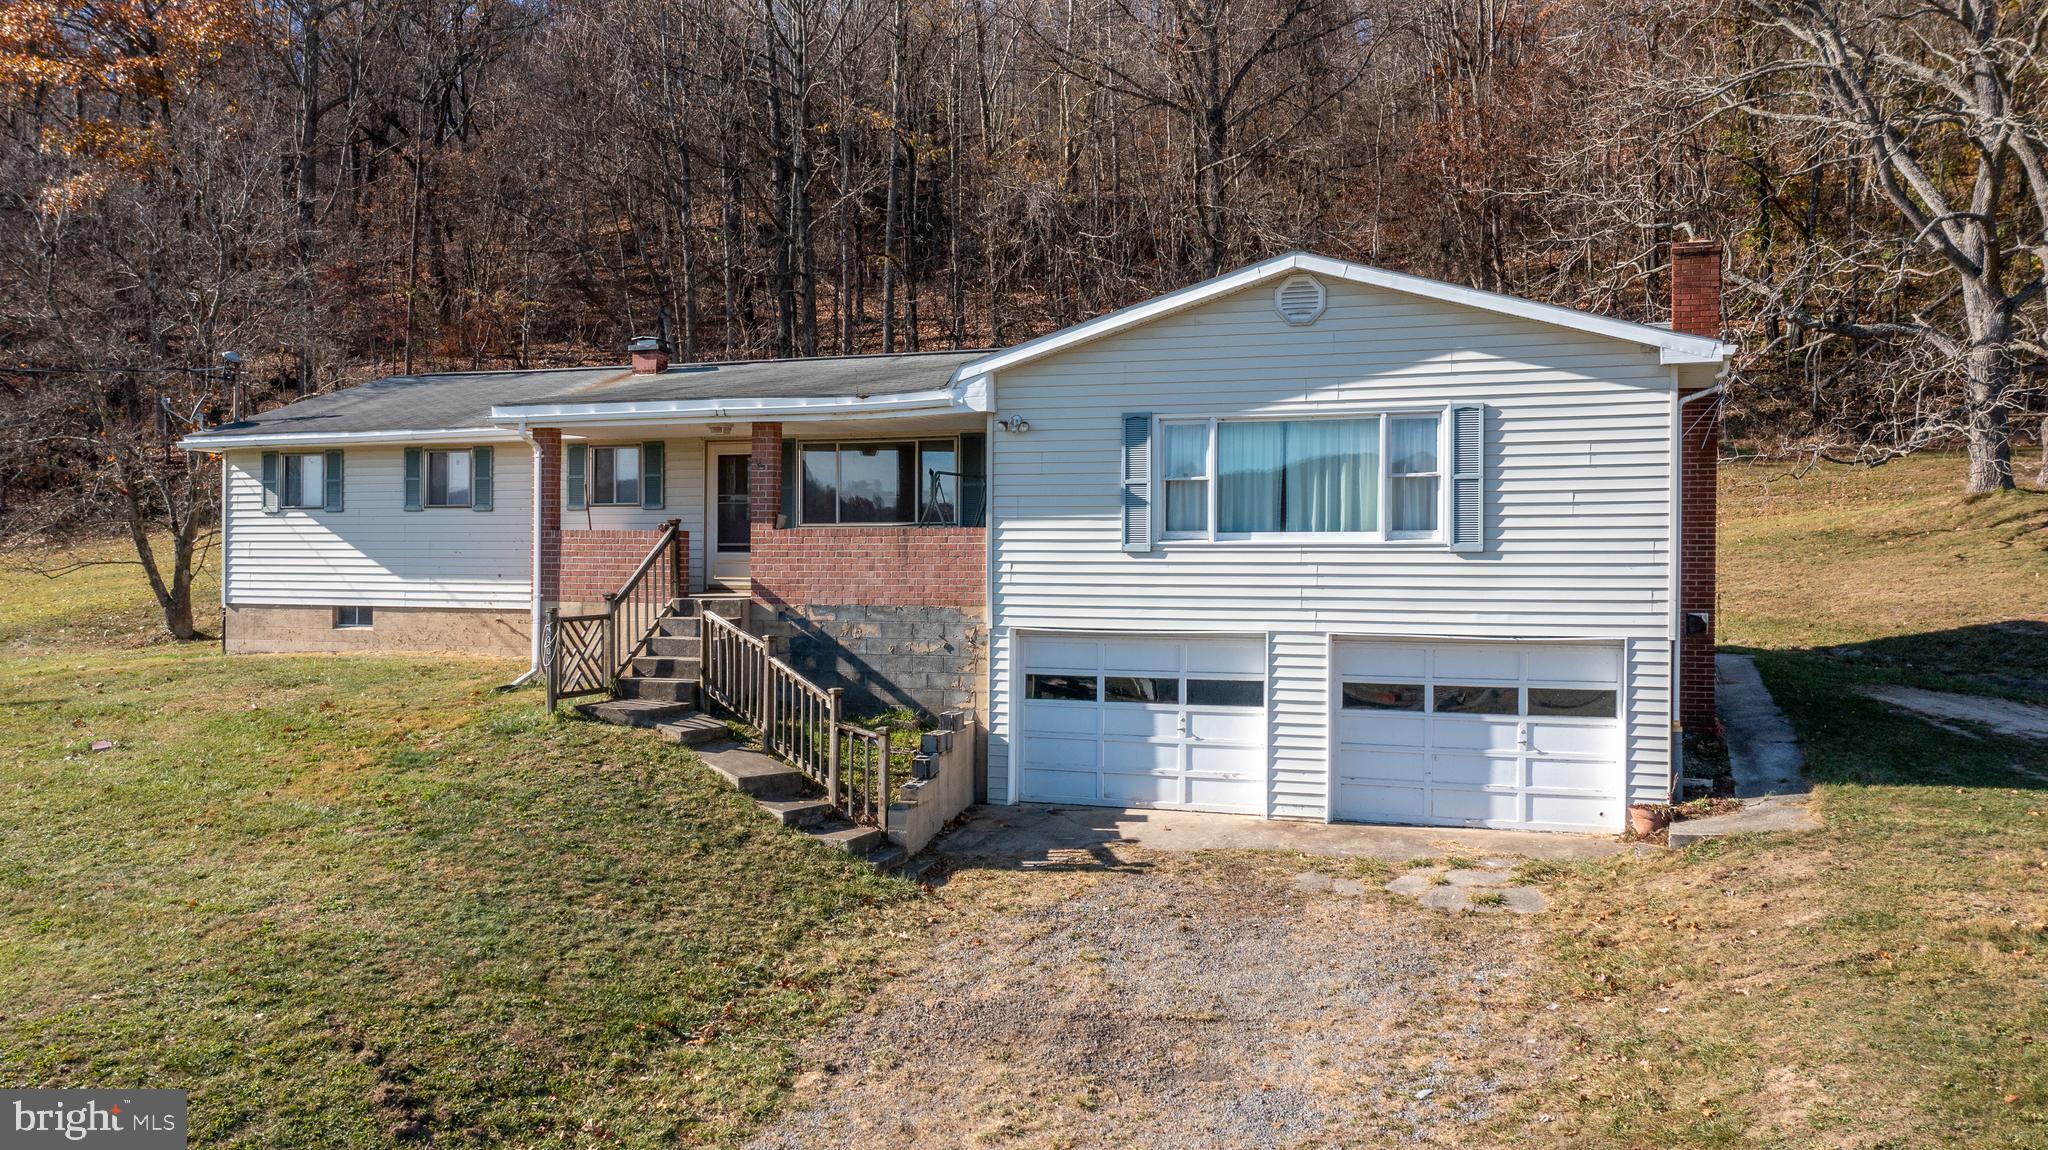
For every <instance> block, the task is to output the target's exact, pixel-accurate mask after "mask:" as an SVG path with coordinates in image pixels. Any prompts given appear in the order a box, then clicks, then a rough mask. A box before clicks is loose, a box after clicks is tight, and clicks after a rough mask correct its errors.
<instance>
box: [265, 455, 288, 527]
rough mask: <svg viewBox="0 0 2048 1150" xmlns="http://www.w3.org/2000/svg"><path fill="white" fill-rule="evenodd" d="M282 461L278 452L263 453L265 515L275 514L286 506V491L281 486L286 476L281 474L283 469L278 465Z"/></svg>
mask: <svg viewBox="0 0 2048 1150" xmlns="http://www.w3.org/2000/svg"><path fill="white" fill-rule="evenodd" d="M280 462H282V461H281V460H279V459H278V457H277V452H275V451H266V452H264V453H263V513H264V514H265V515H275V514H277V513H278V512H279V511H280V510H282V509H283V507H284V493H283V491H282V490H281V489H280V486H279V485H280V484H282V483H283V482H284V476H283V474H281V469H280V468H279V466H278V464H279V463H280Z"/></svg>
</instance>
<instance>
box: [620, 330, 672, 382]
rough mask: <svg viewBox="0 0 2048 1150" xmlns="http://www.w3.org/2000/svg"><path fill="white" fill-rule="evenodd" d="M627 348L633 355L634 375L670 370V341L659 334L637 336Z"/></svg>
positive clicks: (655, 373)
mask: <svg viewBox="0 0 2048 1150" xmlns="http://www.w3.org/2000/svg"><path fill="white" fill-rule="evenodd" d="M626 350H627V351H628V352H631V353H632V355H633V374H634V375H659V374H660V373H662V372H664V371H667V370H668V341H667V340H665V339H663V338H661V337H660V336H658V335H641V336H635V337H633V340H632V342H631V343H628V344H627V345H626Z"/></svg>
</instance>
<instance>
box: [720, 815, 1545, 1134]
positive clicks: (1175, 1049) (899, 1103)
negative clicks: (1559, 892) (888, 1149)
mask: <svg viewBox="0 0 2048 1150" xmlns="http://www.w3.org/2000/svg"><path fill="white" fill-rule="evenodd" d="M1301 863H1302V860H1301V859H1300V857H1299V856H1294V857H1293V858H1292V859H1284V858H1283V859H1279V860H1274V859H1271V858H1268V857H1265V856H1254V855H1220V856H1218V855H1205V854H1167V853H1165V852H1152V853H1148V852H1146V851H1145V850H1143V849H1142V848H1137V847H1132V846H1128V845H1125V846H1119V847H1117V848H1115V849H1114V850H1113V851H1112V852H1108V853H1107V854H1106V855H1105V854H1096V855H1095V856H1093V857H1092V858H1091V861H1090V864H1089V865H1086V866H1082V865H1080V864H1075V865H1074V866H1072V867H1070V868H1068V869H1062V870H1048V869H1046V868H1043V867H1041V868H1037V869H1034V870H1031V871H1028V872H1026V871H1022V870H1019V869H1016V868H1014V867H1011V866H1003V867H996V866H987V867H981V868H977V867H976V866H974V865H973V864H971V863H969V864H966V865H964V866H962V867H961V869H958V870H955V871H954V872H953V873H952V874H951V875H950V876H949V877H948V879H947V881H946V883H945V885H944V886H943V887H942V888H940V890H939V892H938V895H937V901H938V902H939V903H940V904H941V905H942V907H943V911H942V913H941V915H940V916H939V917H938V919H937V921H936V922H935V925H934V935H935V937H934V939H933V942H932V945H931V947H930V949H929V951H928V952H927V953H926V954H925V955H923V956H922V957H921V958H920V959H918V960H917V961H916V962H915V963H914V969H915V972H914V973H912V974H910V975H909V976H908V977H905V978H903V979H901V980H899V981H897V982H895V983H893V984H891V986H890V987H889V989H887V990H886V991H884V992H883V993H882V994H880V995H878V996H877V998H876V999H875V1000H874V1001H873V1002H872V1003H871V1004H870V1006H869V1008H868V1009H867V1010H866V1011H865V1012H863V1013H861V1014H858V1015H856V1016H854V1017H852V1018H850V1019H848V1020H846V1021H845V1023H844V1024H843V1025H841V1026H840V1027H839V1028H838V1029H837V1030H836V1031H835V1032H833V1033H830V1034H828V1035H825V1036H823V1037H822V1038H820V1039H817V1040H815V1041H813V1042H811V1043H809V1044H808V1045H807V1046H806V1047H805V1049H804V1050H803V1052H802V1066H803V1069H802V1073H801V1077H800V1078H799V1080H798V1082H797V1083H796V1088H795V1090H794V1091H793V1095H794V1097H795V1099H796V1100H797V1101H796V1104H795V1108H794V1109H792V1110H790V1111H788V1112H786V1113H784V1114H783V1115H782V1116H781V1117H780V1118H779V1120H777V1121H776V1122H775V1123H774V1124H773V1125H771V1126H770V1127H768V1128H767V1129H765V1130H764V1131H762V1132H761V1133H760V1134H759V1135H758V1136H757V1137H756V1138H755V1139H754V1141H753V1142H752V1143H751V1145H753V1146H755V1147H759V1148H762V1150H783V1148H787V1150H795V1148H797V1147H803V1148H806V1150H809V1148H816V1147H865V1146H875V1145H916V1146H919V1147H930V1148H933V1150H938V1148H943V1147H955V1146H957V1147H970V1146H991V1145H1016V1146H1032V1147H1038V1146H1044V1147H1056V1146H1065V1147H1080V1146H1098V1145H1115V1146H1119V1147H1134V1148H1147V1147H1157V1148H1161V1150H1168V1148H1170V1150H1191V1148H1198V1147H1233V1148H1238V1147H1272V1148H1280V1147H1306V1146H1338V1145H1345V1146H1350V1145H1359V1144H1380V1143H1383V1142H1404V1141H1412V1140H1428V1141H1433V1142H1434V1141H1444V1140H1445V1138H1444V1137H1443V1136H1444V1135H1446V1134H1449V1133H1451V1132H1454V1131H1458V1130H1466V1129H1471V1128H1473V1127H1474V1124H1477V1123H1481V1122H1484V1121H1485V1120H1487V1119H1488V1118H1489V1117H1491V1116H1493V1115H1495V1114H1496V1113H1497V1112H1498V1110H1499V1108H1500V1107H1501V1105H1502V1104H1503V1101H1504V1099H1503V1094H1504V1092H1506V1091H1510V1090H1512V1089H1513V1088H1514V1087H1515V1084H1517V1083H1520V1082H1523V1081H1526V1080H1528V1079H1529V1078H1530V1077H1531V1076H1532V1075H1534V1074H1537V1073H1540V1071H1541V1068H1542V1067H1544V1066H1546V1065H1547V1064H1548V1062H1549V1061H1550V1058H1551V1054H1552V1051H1551V1048H1550V1045H1549V1042H1548V1040H1544V1041H1540V1042H1539V1041H1537V1040H1536V1039H1533V1038H1530V1037H1528V1036H1527V1035H1526V1034H1524V1033H1523V1032H1522V1030H1521V1029H1520V1028H1519V1022H1520V1020H1525V1019H1526V1013H1525V1011H1526V1003H1524V1002H1523V1001H1522V987H1523V984H1524V981H1525V977H1526V974H1527V970H1526V965H1525V964H1526V962H1527V959H1526V958H1525V956H1526V955H1527V954H1528V953H1529V951H1530V946H1529V939H1528V937H1527V936H1526V935H1525V934H1524V933H1523V932H1522V929H1521V927H1520V926H1519V924H1518V923H1516V922H1514V921H1513V920H1512V919H1509V918H1490V919H1484V920H1481V919H1477V918H1474V917H1472V916H1463V917H1462V918H1453V917H1450V916H1443V915H1437V914H1429V913H1424V912H1422V911H1420V910H1418V909H1416V908H1415V907H1414V906H1413V905H1412V904H1404V902H1403V901H1402V900H1396V899H1393V898H1390V897H1389V896H1387V895H1386V894H1384V893H1383V892H1381V891H1380V890H1379V889H1378V886H1379V883H1380V882H1381V881H1384V879H1385V877H1386V875H1385V869H1384V867H1383V866H1378V867H1377V869H1376V870H1371V869H1365V864H1359V869H1357V870H1355V871H1354V872H1353V873H1351V874H1341V873H1340V874H1328V873H1317V872H1309V873H1308V874H1306V875H1305V874H1303V873H1301ZM1341 865H1349V864H1340V866H1341ZM1374 865H1377V864H1374ZM1311 876H1312V877H1311ZM1361 877H1364V878H1366V879H1369V880H1371V881H1370V882H1361V881H1360V878H1361ZM1503 877H1504V878H1505V877H1506V876H1505V875H1504V876H1503ZM1461 889H1462V888H1461ZM1449 1140H1451V1141H1456V1140H1457V1139H1455V1138H1451V1139H1449Z"/></svg>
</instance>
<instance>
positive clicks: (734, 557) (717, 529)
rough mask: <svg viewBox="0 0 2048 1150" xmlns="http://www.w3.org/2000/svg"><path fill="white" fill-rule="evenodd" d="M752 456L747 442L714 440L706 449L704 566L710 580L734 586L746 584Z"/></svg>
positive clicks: (735, 587) (738, 586)
mask: <svg viewBox="0 0 2048 1150" xmlns="http://www.w3.org/2000/svg"><path fill="white" fill-rule="evenodd" d="M752 455H753V448H752V447H750V446H749V445H748V444H744V443H714V444H712V445H711V447H710V449H709V450H708V451H706V452H705V470H706V472H707V473H708V474H707V475H706V477H705V483H706V486H707V489H708V495H709V498H708V499H707V500H706V502H707V503H708V504H709V507H708V508H707V509H706V510H707V514H706V515H705V517H704V518H705V520H706V522H707V527H708V531H707V535H708V539H707V540H706V546H705V566H706V568H707V570H708V573H709V576H710V579H711V582H713V583H717V584H721V585H723V586H726V587H730V588H734V589H738V588H742V587H745V586H746V585H747V547H748V522H747V519H748V514H749V512H748V507H747V463H748V461H749V460H750V459H751V458H752Z"/></svg>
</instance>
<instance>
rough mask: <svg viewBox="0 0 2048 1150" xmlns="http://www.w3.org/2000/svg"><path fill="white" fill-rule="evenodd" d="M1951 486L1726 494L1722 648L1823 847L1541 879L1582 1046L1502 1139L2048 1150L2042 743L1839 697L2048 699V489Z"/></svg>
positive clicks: (1779, 476)
mask: <svg viewBox="0 0 2048 1150" xmlns="http://www.w3.org/2000/svg"><path fill="white" fill-rule="evenodd" d="M2031 465H2032V459H2031V458H2029V459H2028V460H2027V467H2028V471H2029V472H2031ZM1961 474H1962V463H1961V461H1960V460H1958V459H1954V458H1941V457H1927V458H1918V459H1912V460H1907V461H1905V462H1901V463H1896V464H1893V465H1890V466H1887V467H1884V468H1881V469H1878V470H1875V471H1868V472H1855V471H1848V470H1842V469H1823V470H1821V471H1819V472H1817V473H1815V474H1813V475H1811V476H1808V477H1806V478H1797V477H1795V476H1794V475H1793V474H1792V473H1791V472H1789V471H1788V470H1787V469H1785V468H1782V467H1752V466H1739V465H1738V466H1733V467H1730V468H1727V469H1726V470H1725V471H1724V475H1723V482H1722V488H1721V500H1722V535H1721V540H1722V557H1721V572H1722V574H1721V619H1720V629H1721V641H1722V643H1723V644H1724V645H1728V646H1732V647H1736V648H1744V649H1749V650H1753V651H1754V652H1755V653H1756V656H1757V663H1758V666H1759V668H1760V669H1761V671H1762V673H1763V676H1764V680H1765V682H1766V683H1767V684H1768V685H1769V686H1770V688H1771V690H1772V692H1773V694H1774V695H1775V696H1776V697H1777V699H1778V701H1779V703H1780V705H1782V706H1783V707H1784V708H1785V710H1786V713H1787V715H1788V716H1789V717H1790V718H1791V720H1792V722H1793V724H1794V726H1795V727H1797V728H1798V731H1799V734H1800V737H1801V739H1802V741H1803V743H1804V745H1805V750H1806V754H1807V758H1808V771H1809V774H1810V775H1811V777H1812V778H1813V780H1814V782H1815V784H1816V794H1815V798H1814V802H1815V805H1816V807H1817V809H1818V811H1819V813H1820V815H1821V817H1822V819H1823V820H1824V824H1825V825H1824V828H1823V829H1822V830H1820V831H1817V832H1814V833H1812V834H1808V835H1803V836H1773V837H1755V838H1747V839H1740V840H1736V841H1733V842H1724V843H1710V844H1703V845H1701V846H1698V847H1695V848H1692V849H1690V850H1687V851H1683V852H1678V853H1674V854H1670V855H1659V856H1653V857H1650V858H1645V859H1626V860H1619V861H1615V862H1612V863H1608V864H1602V865H1596V866H1587V867H1584V868H1579V869H1577V870H1574V871H1571V872H1568V873H1566V874H1565V875H1564V876H1563V877H1560V878H1558V879H1557V880H1555V881H1554V882H1552V883H1551V884H1550V888H1551V894H1552V896H1553V898H1555V899H1556V900H1557V904H1558V910H1559V913H1556V914H1554V915H1546V916H1544V918H1543V920H1542V921H1543V923H1544V925H1545V926H1546V928H1547V930H1548V931H1549V933H1550V935H1551V947H1552V953H1553V957H1554V958H1555V960H1556V966H1555V969H1554V972H1553V975H1552V988H1553V990H1554V992H1555V994H1556V996H1557V997H1558V999H1559V1000H1560V1003H1561V1014H1562V1022H1561V1024H1562V1025H1564V1026H1565V1027H1567V1028H1568V1030H1569V1032H1570V1040H1571V1044H1572V1045H1571V1049H1573V1050H1574V1052H1575V1053H1574V1055H1573V1058H1572V1059H1571V1062H1570V1065H1569V1067H1568V1068H1567V1073H1565V1074H1563V1075H1561V1076H1560V1078H1559V1079H1558V1080H1557V1081H1556V1082H1555V1083H1554V1084H1553V1085H1552V1086H1551V1087H1550V1088H1548V1089H1546V1090H1544V1091H1541V1092H1539V1093H1538V1095H1537V1096H1536V1097H1533V1098H1531V1099H1529V1100H1528V1107H1527V1112H1525V1113H1523V1114H1521V1115H1520V1116H1519V1117H1520V1118H1521V1119H1523V1120H1526V1119H1527V1118H1528V1117H1529V1114H1530V1113H1533V1112H1535V1111H1543V1112H1547V1113H1551V1114H1554V1115H1558V1116H1561V1118H1559V1119H1558V1120H1556V1121H1554V1122H1553V1123H1551V1124H1547V1125H1544V1126H1542V1127H1541V1128H1542V1129H1545V1130H1549V1131H1554V1132H1555V1136H1556V1137H1558V1138H1560V1139H1565V1140H1570V1141H1572V1142H1574V1143H1575V1144H1578V1145H1587V1146H1629V1147H1634V1146H1730V1147H1734V1146H1744V1147H1747V1146H1787V1147H1791V1146H1801V1147H1803V1146H1856V1147H1879V1146H1882V1147H1910V1146H1936V1145H1953V1146H1970V1147H2008V1146H2010V1147H2020V1146H2029V1147H2040V1146H2048V1064H2044V1058H2048V1052H2044V1047H2048V747H2044V746H2043V745H2042V744H2039V743H2026V742H2021V741H2018V740H2014V739H2008V738H1999V737H1995V736H1991V735H1988V734H1982V733H1975V734H1970V733H1961V732H1957V731H1950V730H1944V729H1942V728H1939V727H1936V726H1933V725H1930V724H1928V723H1926V722H1924V721H1922V720H1920V719H1917V718H1914V717H1911V716H1909V715H1903V714H1898V713H1895V712H1893V711H1891V710H1889V709H1888V708H1886V707H1885V706H1882V705H1880V704H1878V703H1876V702H1873V701H1871V700H1869V699H1866V698H1864V697H1862V696H1860V695H1859V694H1857V691H1856V688H1857V687H1858V686H1859V685H1862V684H1869V683H1884V682H1902V683H1911V684H1915V685H1919V686H1924V687H1931V688H1936V689H1945V690H1952V691H1962V692H1972V693H1978V694H1990V695H2001V696H2006V697H2012V698H2019V699H2024V700H2031V701H2036V702H2048V495H2044V494H2041V493H2038V492H2014V493H2007V494H2004V495H1999V496H1995V497H1986V498H1981V499H1966V498H1964V497H1962V496H1961V495H1960V494H1958V486H1959V480H1960V477H1961ZM1660 1010H1662V1011H1665V1012H1666V1013H1659V1011H1660ZM1531 1125H1534V1124H1531Z"/></svg>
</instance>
